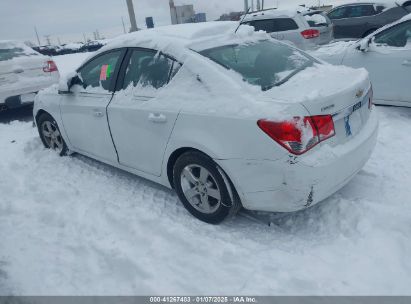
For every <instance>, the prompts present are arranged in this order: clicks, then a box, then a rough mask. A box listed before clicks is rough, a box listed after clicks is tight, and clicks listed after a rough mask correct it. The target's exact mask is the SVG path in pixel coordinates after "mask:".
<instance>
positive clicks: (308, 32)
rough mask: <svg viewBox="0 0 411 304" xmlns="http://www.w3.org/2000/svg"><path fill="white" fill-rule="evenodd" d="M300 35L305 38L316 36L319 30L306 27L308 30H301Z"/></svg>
mask: <svg viewBox="0 0 411 304" xmlns="http://www.w3.org/2000/svg"><path fill="white" fill-rule="evenodd" d="M301 35H302V36H303V37H304V38H305V39H312V38H317V37H320V31H319V30H314V29H308V30H305V31H302V32H301Z"/></svg>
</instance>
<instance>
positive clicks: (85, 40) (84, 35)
mask: <svg viewBox="0 0 411 304" xmlns="http://www.w3.org/2000/svg"><path fill="white" fill-rule="evenodd" d="M83 38H84V43H87V39H86V34H84V33H83Z"/></svg>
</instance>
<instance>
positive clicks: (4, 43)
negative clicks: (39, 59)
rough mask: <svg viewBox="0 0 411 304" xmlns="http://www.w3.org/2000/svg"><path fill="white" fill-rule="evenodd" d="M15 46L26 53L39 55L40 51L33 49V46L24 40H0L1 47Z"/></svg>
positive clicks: (11, 47) (12, 47) (10, 47)
mask: <svg viewBox="0 0 411 304" xmlns="http://www.w3.org/2000/svg"><path fill="white" fill-rule="evenodd" d="M14 48H19V49H22V50H23V51H22V52H21V53H22V54H24V55H27V56H29V55H39V53H38V52H36V51H35V50H33V49H32V48H31V47H29V46H27V45H26V44H25V43H24V42H22V41H17V40H0V49H14Z"/></svg>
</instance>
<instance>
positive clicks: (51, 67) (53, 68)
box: [43, 60, 59, 73]
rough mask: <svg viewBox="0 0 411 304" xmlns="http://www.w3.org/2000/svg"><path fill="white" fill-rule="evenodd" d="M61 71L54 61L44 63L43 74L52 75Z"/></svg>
mask: <svg viewBox="0 0 411 304" xmlns="http://www.w3.org/2000/svg"><path fill="white" fill-rule="evenodd" d="M58 70H59V69H58V68H57V65H56V63H55V62H54V61H53V60H47V61H46V62H45V63H44V66H43V72H45V73H51V72H57V71H58Z"/></svg>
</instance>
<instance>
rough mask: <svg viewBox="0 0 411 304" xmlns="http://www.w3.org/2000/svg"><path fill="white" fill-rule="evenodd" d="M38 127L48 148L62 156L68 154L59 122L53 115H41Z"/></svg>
mask: <svg viewBox="0 0 411 304" xmlns="http://www.w3.org/2000/svg"><path fill="white" fill-rule="evenodd" d="M37 127H38V130H39V134H40V138H41V141H42V142H43V144H44V146H45V147H46V148H48V149H52V150H55V151H56V152H57V153H58V154H59V155H60V156H64V155H66V154H67V150H68V149H67V145H66V143H65V141H64V139H63V137H62V136H61V133H60V129H59V127H58V125H57V122H56V121H55V119H54V118H53V117H52V116H51V115H49V114H47V113H43V114H41V115H40V116H39V118H38V119H37Z"/></svg>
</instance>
